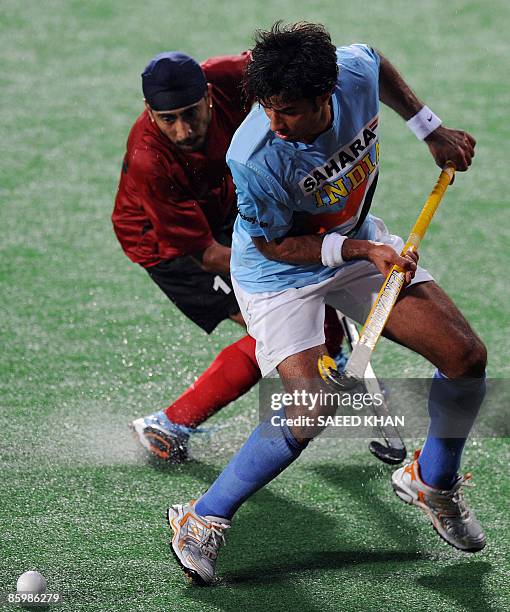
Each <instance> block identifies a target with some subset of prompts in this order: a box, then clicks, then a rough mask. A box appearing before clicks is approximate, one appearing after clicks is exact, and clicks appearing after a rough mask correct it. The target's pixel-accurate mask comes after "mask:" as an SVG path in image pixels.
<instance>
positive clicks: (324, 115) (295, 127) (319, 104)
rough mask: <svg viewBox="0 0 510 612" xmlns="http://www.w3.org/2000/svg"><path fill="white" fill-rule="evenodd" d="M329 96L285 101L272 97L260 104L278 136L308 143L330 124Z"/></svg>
mask: <svg viewBox="0 0 510 612" xmlns="http://www.w3.org/2000/svg"><path fill="white" fill-rule="evenodd" d="M330 98H331V96H330V95H329V94H326V95H324V96H319V97H317V98H316V99H315V100H307V99H301V100H293V101H291V102H286V101H284V100H281V99H279V98H278V97H273V98H271V99H270V100H268V103H267V104H263V105H262V106H263V108H264V111H265V113H266V115H267V116H268V117H269V120H270V122H271V125H270V127H271V130H272V131H273V132H274V133H275V134H276V135H277V136H278V138H281V139H282V140H291V141H294V142H296V141H297V142H304V143H305V144H309V143H311V142H313V141H314V140H315V139H316V138H317V136H319V135H320V134H322V132H325V131H326V130H327V129H328V128H329V126H330V125H331V117H332V115H331V109H330V106H329V100H330Z"/></svg>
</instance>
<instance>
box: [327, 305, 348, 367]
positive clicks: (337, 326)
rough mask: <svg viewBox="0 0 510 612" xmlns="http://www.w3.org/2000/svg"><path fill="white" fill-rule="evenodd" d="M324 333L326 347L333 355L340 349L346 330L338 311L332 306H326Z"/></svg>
mask: <svg viewBox="0 0 510 612" xmlns="http://www.w3.org/2000/svg"><path fill="white" fill-rule="evenodd" d="M324 333H325V335H326V348H327V349H328V353H329V354H330V355H331V357H334V356H335V355H337V354H338V352H339V351H340V348H341V346H342V340H343V337H344V330H343V328H342V324H341V323H340V320H339V318H338V313H337V311H336V310H335V309H334V308H332V307H331V306H326V316H325V317H324Z"/></svg>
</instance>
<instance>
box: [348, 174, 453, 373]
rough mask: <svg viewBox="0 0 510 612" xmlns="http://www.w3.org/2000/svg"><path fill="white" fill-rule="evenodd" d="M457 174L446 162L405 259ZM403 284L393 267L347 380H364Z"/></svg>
mask: <svg viewBox="0 0 510 612" xmlns="http://www.w3.org/2000/svg"><path fill="white" fill-rule="evenodd" d="M454 174H455V168H454V166H453V164H451V163H448V162H447V164H446V166H445V167H444V168H443V170H442V172H441V174H440V175H439V178H438V180H437V182H436V185H435V186H434V189H433V190H432V191H431V193H430V195H429V197H428V198H427V200H426V202H425V204H424V206H423V209H422V211H421V212H420V214H419V216H418V219H417V220H416V223H415V224H414V226H413V229H412V230H411V233H410V234H409V238H408V239H407V242H406V243H405V245H404V248H403V249H402V256H403V255H405V254H406V253H407V252H409V251H416V250H417V249H418V247H419V245H420V243H421V241H422V240H423V237H424V236H425V233H426V231H427V229H428V227H429V225H430V222H431V221H432V217H433V216H434V213H435V212H436V210H437V208H438V207H439V204H440V203H441V200H442V198H443V196H444V194H445V192H446V189H447V187H448V185H449V184H450V183H451V181H452V179H453V177H454ZM404 282H405V272H404V271H403V270H402V269H401V268H400V267H398V266H396V265H395V266H393V268H392V269H391V270H390V273H389V274H388V276H387V277H386V280H385V281H384V283H383V285H382V287H381V290H380V291H379V294H378V296H377V298H376V300H375V302H374V304H373V306H372V309H371V311H370V313H369V315H368V317H367V320H366V322H365V325H364V326H363V329H362V330H361V334H360V340H359V342H358V344H357V345H356V346H355V347H354V350H353V352H352V354H351V356H350V357H349V361H348V362H347V365H346V367H345V372H346V374H347V375H348V376H352V377H353V378H356V379H358V380H362V379H363V376H364V374H365V370H366V368H367V365H368V363H369V361H370V358H371V356H372V353H373V351H374V349H375V346H376V344H377V341H378V340H379V338H380V337H381V334H382V331H383V329H384V326H385V325H386V322H387V320H388V318H389V316H390V313H391V311H392V309H393V306H394V305H395V302H396V301H397V298H398V296H399V294H400V291H401V289H402V287H403V286H404Z"/></svg>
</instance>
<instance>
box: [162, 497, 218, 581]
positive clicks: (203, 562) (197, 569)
mask: <svg viewBox="0 0 510 612" xmlns="http://www.w3.org/2000/svg"><path fill="white" fill-rule="evenodd" d="M195 503H196V501H195V500H193V501H191V502H190V503H189V504H185V505H180V504H176V505H175V506H170V508H168V511H167V518H168V524H169V525H170V527H171V529H172V531H173V537H172V543H171V547H172V552H173V553H174V555H175V558H176V559H177V561H178V563H179V565H180V566H181V567H182V569H183V571H184V573H185V574H186V576H187V577H188V579H189V580H190V582H192V583H193V584H196V585H200V586H207V585H209V584H212V582H213V581H214V572H215V569H216V559H217V557H218V551H219V548H220V546H221V545H222V544H224V543H225V533H224V532H225V530H226V529H229V527H230V521H228V520H227V519H224V518H220V517H217V516H200V514H197V513H196V512H195Z"/></svg>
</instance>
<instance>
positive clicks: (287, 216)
mask: <svg viewBox="0 0 510 612" xmlns="http://www.w3.org/2000/svg"><path fill="white" fill-rule="evenodd" d="M228 164H229V166H230V170H231V172H232V177H233V179H234V183H235V186H236V193H237V209H238V213H239V217H240V221H239V223H240V224H241V226H242V228H243V229H244V230H245V231H246V232H247V233H248V234H249V235H250V236H253V237H257V236H263V237H264V238H265V239H266V240H267V241H268V242H269V241H271V240H274V239H275V238H281V237H283V236H285V235H286V234H287V233H288V231H289V229H290V228H291V227H292V210H291V209H290V208H289V205H288V198H287V195H286V194H285V192H284V191H283V190H282V188H281V187H280V186H279V185H278V184H277V183H276V182H275V181H273V180H271V178H270V177H268V176H266V175H264V174H263V173H262V172H261V171H260V170H259V169H258V168H256V167H255V166H250V165H248V164H242V163H239V162H237V161H234V160H232V159H230V160H228Z"/></svg>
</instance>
